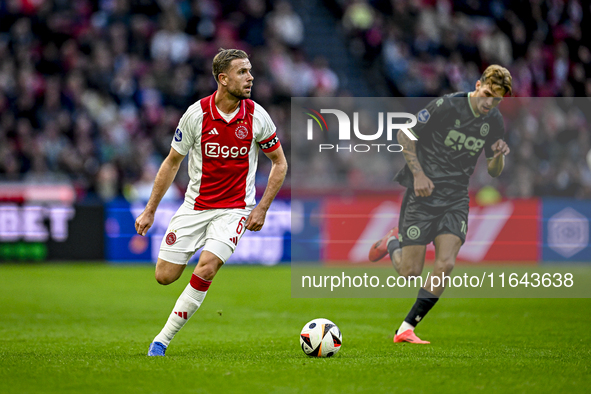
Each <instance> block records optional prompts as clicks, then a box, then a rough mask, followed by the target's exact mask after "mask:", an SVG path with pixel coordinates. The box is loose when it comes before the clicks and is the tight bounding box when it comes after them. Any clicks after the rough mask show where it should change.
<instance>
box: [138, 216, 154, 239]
mask: <svg viewBox="0 0 591 394" xmlns="http://www.w3.org/2000/svg"><path fill="white" fill-rule="evenodd" d="M152 224H154V213H153V212H148V211H144V212H142V213H141V215H140V216H138V217H137V219H135V231H137V233H138V234H139V235H142V236H144V235H146V233H147V232H148V230H149V229H150V227H152Z"/></svg>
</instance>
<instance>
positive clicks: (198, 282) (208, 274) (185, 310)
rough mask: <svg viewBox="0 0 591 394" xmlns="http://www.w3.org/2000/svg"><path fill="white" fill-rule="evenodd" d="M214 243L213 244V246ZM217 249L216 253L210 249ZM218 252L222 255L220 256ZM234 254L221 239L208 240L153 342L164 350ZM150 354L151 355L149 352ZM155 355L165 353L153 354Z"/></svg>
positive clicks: (199, 305) (195, 309)
mask: <svg viewBox="0 0 591 394" xmlns="http://www.w3.org/2000/svg"><path fill="white" fill-rule="evenodd" d="M212 244H213V246H212ZM206 249H210V250H211V249H213V250H215V252H216V254H214V253H213V252H211V251H210V250H206ZM218 254H219V255H221V256H222V257H221V258H220V257H218ZM231 255H232V249H231V248H230V247H229V246H228V245H226V244H223V243H221V242H219V241H215V240H208V242H206V244H205V246H204V249H203V251H202V252H201V255H200V256H199V262H198V263H197V266H196V267H195V270H194V271H193V275H192V276H191V280H190V282H189V284H188V285H187V286H186V287H185V289H184V290H183V292H182V293H181V295H180V296H179V298H178V299H177V302H176V303H175V305H174V308H173V310H172V313H171V314H170V316H169V317H168V320H167V322H166V324H165V325H164V327H163V328H162V330H161V331H160V333H159V334H158V335H156V337H155V338H154V341H153V343H160V344H162V345H163V346H164V350H165V349H166V348H167V347H168V345H169V344H170V342H171V341H172V339H173V338H174V336H175V335H176V334H177V333H178V332H179V331H180V330H181V328H183V327H184V325H185V324H186V323H187V322H188V321H189V319H190V318H191V316H193V315H194V314H195V312H197V310H198V309H199V308H200V307H201V304H202V303H203V300H204V299H205V296H206V295H207V291H208V290H209V286H210V285H211V281H212V280H213V278H214V277H215V275H216V273H217V272H218V270H219V269H220V267H221V266H222V265H223V264H224V262H225V261H226V260H227V259H228V258H229V257H230V256H231ZM148 355H151V354H150V353H148ZM153 355H162V356H163V355H164V352H162V354H153Z"/></svg>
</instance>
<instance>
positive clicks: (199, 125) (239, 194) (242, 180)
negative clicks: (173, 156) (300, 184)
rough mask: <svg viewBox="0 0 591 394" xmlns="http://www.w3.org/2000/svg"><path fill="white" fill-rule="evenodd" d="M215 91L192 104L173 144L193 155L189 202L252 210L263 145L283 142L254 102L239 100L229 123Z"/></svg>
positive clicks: (195, 205)
mask: <svg viewBox="0 0 591 394" xmlns="http://www.w3.org/2000/svg"><path fill="white" fill-rule="evenodd" d="M214 100H215V93H214V94H212V95H211V96H208V97H205V98H203V99H201V100H199V101H198V102H196V103H195V104H193V105H191V106H190V107H189V108H188V109H187V111H186V112H185V114H184V115H183V116H182V118H181V120H180V121H179V125H178V127H177V129H176V131H175V133H174V137H173V140H172V144H171V145H172V147H173V148H174V150H176V151H177V152H178V153H180V154H181V155H187V154H188V155H189V177H190V182H189V185H188V187H187V192H186V193H185V204H186V205H187V206H188V207H189V206H190V207H191V208H192V209H195V210H207V209H219V208H253V207H254V205H255V204H256V202H255V174H256V169H257V162H258V153H259V147H260V149H262V150H263V152H272V151H274V150H275V149H277V148H278V147H279V146H280V142H279V139H278V138H277V134H276V132H275V130H276V127H275V125H274V124H273V121H272V120H271V118H270V117H269V114H268V113H267V112H266V111H265V110H264V108H263V107H261V106H260V105H259V104H257V103H255V102H254V101H252V100H248V99H246V100H242V101H240V107H239V109H238V112H237V113H236V115H235V116H234V117H233V118H232V119H231V120H230V121H227V120H226V119H224V117H222V115H220V113H219V111H218V109H217V108H216V106H215V101H214Z"/></svg>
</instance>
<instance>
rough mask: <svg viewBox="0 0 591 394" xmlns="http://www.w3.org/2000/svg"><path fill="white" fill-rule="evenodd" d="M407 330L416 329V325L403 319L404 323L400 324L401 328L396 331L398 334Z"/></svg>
mask: <svg viewBox="0 0 591 394" xmlns="http://www.w3.org/2000/svg"><path fill="white" fill-rule="evenodd" d="M406 330H412V331H414V330H415V328H414V326H412V325H410V324H408V323H407V322H405V321H403V322H402V324H401V325H400V328H399V329H398V332H397V333H396V334H397V335H400V334H402V333H403V332H404V331H406Z"/></svg>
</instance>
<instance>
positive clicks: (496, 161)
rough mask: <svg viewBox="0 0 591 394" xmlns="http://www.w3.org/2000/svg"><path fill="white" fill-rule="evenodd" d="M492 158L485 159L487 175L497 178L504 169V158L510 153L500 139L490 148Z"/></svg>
mask: <svg viewBox="0 0 591 394" xmlns="http://www.w3.org/2000/svg"><path fill="white" fill-rule="evenodd" d="M491 149H492V151H493V152H494V156H493V157H492V158H490V159H486V162H487V164H488V174H489V175H490V176H492V177H493V178H496V177H498V176H499V175H501V172H503V168H505V156H506V155H508V154H509V152H510V151H511V150H510V149H509V146H508V145H507V143H506V142H505V141H503V140H502V139H498V140H497V141H496V142H495V143H494V144H492V146H491Z"/></svg>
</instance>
